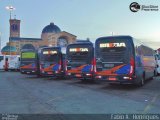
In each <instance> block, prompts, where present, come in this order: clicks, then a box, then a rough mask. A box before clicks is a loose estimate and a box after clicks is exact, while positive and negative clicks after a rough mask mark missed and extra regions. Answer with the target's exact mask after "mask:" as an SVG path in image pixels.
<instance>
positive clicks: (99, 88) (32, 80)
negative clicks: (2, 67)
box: [0, 71, 160, 114]
mask: <svg viewBox="0 0 160 120" xmlns="http://www.w3.org/2000/svg"><path fill="white" fill-rule="evenodd" d="M0 113H58V114H72V113H74V114H76V113H78V114H79V113H88V114H89V113H160V77H156V78H154V80H150V81H148V82H147V83H146V84H145V85H144V86H143V87H141V88H138V87H135V86H132V85H114V86H111V85H108V84H107V83H102V82H96V83H83V82H81V81H79V80H54V79H51V78H36V77H35V76H29V75H22V74H20V73H18V72H2V71H1V72H0Z"/></svg>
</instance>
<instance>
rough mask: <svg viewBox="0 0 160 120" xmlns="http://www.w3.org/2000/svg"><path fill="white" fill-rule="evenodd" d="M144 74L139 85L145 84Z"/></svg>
mask: <svg viewBox="0 0 160 120" xmlns="http://www.w3.org/2000/svg"><path fill="white" fill-rule="evenodd" d="M144 80H145V78H144V76H143V77H142V78H141V80H140V82H139V83H138V84H137V85H138V86H139V87H141V86H143V85H144Z"/></svg>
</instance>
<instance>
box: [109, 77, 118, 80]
mask: <svg viewBox="0 0 160 120" xmlns="http://www.w3.org/2000/svg"><path fill="white" fill-rule="evenodd" d="M108 80H113V81H114V80H117V78H116V77H109V78H108Z"/></svg>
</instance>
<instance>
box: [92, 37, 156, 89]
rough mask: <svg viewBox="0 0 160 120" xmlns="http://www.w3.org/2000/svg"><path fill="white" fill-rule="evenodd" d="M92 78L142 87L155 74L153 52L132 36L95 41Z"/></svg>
mask: <svg viewBox="0 0 160 120" xmlns="http://www.w3.org/2000/svg"><path fill="white" fill-rule="evenodd" d="M95 56H96V71H95V72H96V75H95V79H100V80H103V81H107V82H109V83H111V84H112V83H121V84H123V83H127V84H128V83H129V84H130V83H131V84H136V85H138V86H143V85H144V82H145V80H146V79H149V78H151V77H153V76H155V74H156V61H155V58H154V50H153V49H151V48H150V47H147V46H146V45H144V44H143V43H141V42H140V41H139V40H136V39H134V38H133V37H131V36H108V37H101V38H98V39H97V40H96V42H95Z"/></svg>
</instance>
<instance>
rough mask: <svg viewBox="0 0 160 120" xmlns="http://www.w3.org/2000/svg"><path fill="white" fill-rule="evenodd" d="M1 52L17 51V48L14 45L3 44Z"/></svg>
mask: <svg viewBox="0 0 160 120" xmlns="http://www.w3.org/2000/svg"><path fill="white" fill-rule="evenodd" d="M1 52H17V49H16V47H14V46H5V47H3V48H2V50H1Z"/></svg>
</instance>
